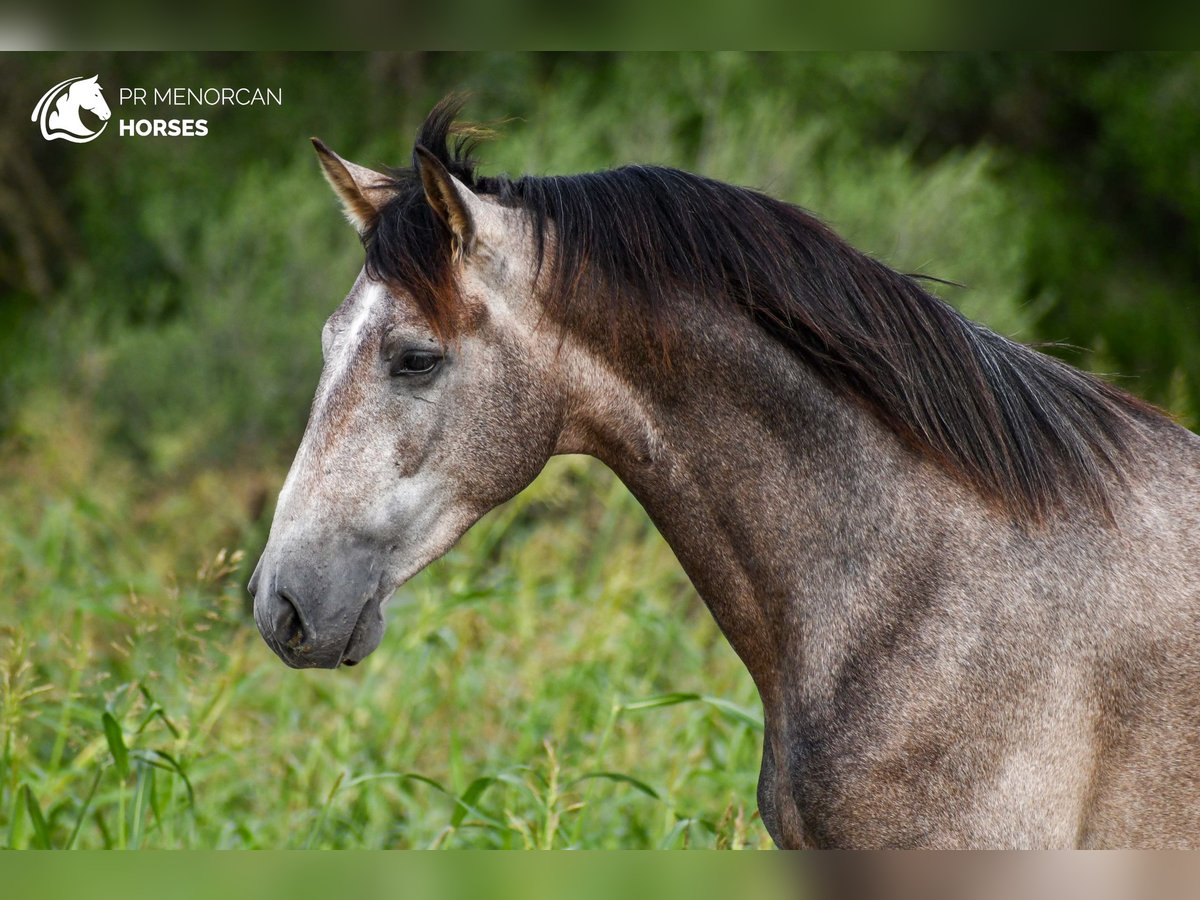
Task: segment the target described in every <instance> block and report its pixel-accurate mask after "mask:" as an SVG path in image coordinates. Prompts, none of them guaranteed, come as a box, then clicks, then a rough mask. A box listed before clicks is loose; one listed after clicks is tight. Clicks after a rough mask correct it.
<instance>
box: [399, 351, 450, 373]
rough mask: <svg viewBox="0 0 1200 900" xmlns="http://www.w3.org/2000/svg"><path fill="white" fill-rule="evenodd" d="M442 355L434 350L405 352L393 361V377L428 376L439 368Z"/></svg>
mask: <svg viewBox="0 0 1200 900" xmlns="http://www.w3.org/2000/svg"><path fill="white" fill-rule="evenodd" d="M441 361H442V355H441V354H440V353H437V352H436V351H433V350H405V351H404V352H403V353H401V354H400V355H398V356H397V357H396V358H395V359H394V360H393V361H392V368H391V373H392V374H393V375H428V374H429V373H430V372H432V371H433V370H434V369H436V368H437V367H438V363H440V362H441Z"/></svg>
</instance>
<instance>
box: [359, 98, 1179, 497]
mask: <svg viewBox="0 0 1200 900" xmlns="http://www.w3.org/2000/svg"><path fill="white" fill-rule="evenodd" d="M460 106H461V101H460V100H459V99H457V98H453V97H451V98H447V99H446V100H444V101H443V102H442V103H440V104H438V106H437V107H435V108H434V110H433V111H432V112H431V113H430V115H429V117H428V118H427V119H426V120H425V123H424V124H423V125H422V127H421V129H420V132H419V134H418V137H417V144H418V145H420V146H423V147H425V148H426V149H428V150H430V151H431V152H432V153H433V154H434V155H435V156H437V158H438V159H439V160H441V162H442V163H443V164H444V165H445V166H446V167H447V169H448V170H449V171H450V172H451V173H452V174H453V175H454V176H455V177H456V178H458V179H459V180H460V181H462V182H463V183H464V184H465V185H467V186H468V187H469V188H471V190H473V191H475V192H476V193H478V194H482V195H487V196H491V197H493V198H495V199H497V200H498V201H499V202H501V203H504V204H506V205H509V206H513V207H515V208H519V209H521V210H523V211H524V212H525V213H526V214H527V215H528V217H529V221H530V223H531V227H532V236H533V240H534V245H535V248H536V253H537V263H538V269H539V271H540V270H541V269H542V268H543V265H544V264H547V263H548V270H547V274H548V276H549V277H548V278H544V279H540V280H539V283H541V284H544V287H543V288H542V293H543V296H542V300H543V302H544V303H545V304H546V307H547V309H548V310H551V311H557V312H560V313H564V314H565V313H566V311H567V310H568V308H569V306H570V304H571V302H572V300H573V298H574V296H575V294H576V293H577V290H576V288H577V286H578V284H579V283H580V281H581V279H585V278H586V279H589V280H593V281H594V280H598V281H599V282H600V283H601V284H603V285H604V287H605V288H607V291H606V292H605V294H603V296H608V297H612V298H614V299H613V301H612V302H614V303H617V304H620V305H621V306H622V308H623V309H625V310H627V311H633V312H634V313H636V315H637V317H638V319H639V320H640V321H642V322H645V323H649V325H648V327H647V333H648V334H654V335H656V336H657V337H658V338H662V336H663V335H664V334H665V333H667V332H668V331H669V327H670V326H669V323H670V321H671V319H672V316H679V315H683V314H684V313H683V312H681V311H680V309H679V304H680V303H681V301H682V299H683V298H697V299H701V300H702V299H704V298H707V299H709V300H710V301H712V302H715V303H720V304H724V305H726V306H729V307H732V308H735V309H738V310H741V311H743V312H744V313H745V314H746V315H749V316H750V317H751V318H752V319H753V320H754V321H756V322H757V323H758V324H759V325H761V326H762V327H763V328H764V329H765V330H766V331H767V332H768V333H769V334H771V335H772V336H773V337H774V338H775V339H777V340H779V341H780V342H782V343H783V344H784V345H786V346H787V347H788V348H789V349H790V350H791V351H792V352H793V353H794V354H795V355H796V356H797V357H799V358H800V359H802V360H803V361H804V362H806V363H807V364H808V365H809V366H810V367H812V368H813V369H814V370H815V371H816V372H817V373H818V374H819V375H820V376H821V377H822V378H824V379H825V381H826V382H827V383H828V384H830V385H831V386H832V387H833V388H834V389H836V390H839V391H841V392H843V393H846V394H849V395H851V396H853V397H856V398H858V399H859V400H860V401H861V402H862V403H863V404H865V405H866V407H867V408H868V409H869V410H870V411H871V412H873V413H874V414H875V415H876V416H877V417H878V418H879V419H880V420H881V421H882V422H883V423H885V424H886V425H887V426H888V427H890V428H891V429H892V430H893V431H894V432H895V433H896V434H897V435H898V436H899V437H900V438H901V439H903V440H904V441H905V442H906V443H907V444H909V445H910V446H912V447H913V448H915V449H916V450H917V451H918V452H920V453H922V454H923V455H925V456H927V457H929V458H931V459H934V460H936V461H938V462H939V463H941V464H942V465H943V466H944V467H946V468H947V469H948V470H950V471H951V472H953V473H955V474H957V475H958V476H959V477H960V478H962V479H965V480H966V481H967V482H969V483H970V484H972V485H974V486H975V487H976V489H978V490H979V491H980V493H982V494H983V495H984V496H986V497H989V498H991V499H994V500H997V501H999V502H1000V503H1001V504H1002V505H1003V506H1004V507H1005V508H1006V509H1008V510H1009V511H1010V512H1011V513H1012V514H1013V515H1015V516H1016V517H1018V518H1020V519H1024V520H1031V521H1038V520H1041V519H1042V518H1043V517H1044V516H1045V515H1046V514H1047V513H1048V512H1049V511H1050V510H1051V509H1055V508H1064V507H1065V506H1066V505H1067V504H1068V503H1069V501H1071V500H1072V499H1076V500H1079V501H1082V502H1083V503H1084V504H1085V505H1086V506H1088V507H1090V508H1093V509H1097V510H1099V511H1101V512H1103V513H1104V514H1106V515H1108V516H1111V511H1112V489H1113V485H1114V484H1121V483H1123V482H1124V481H1125V480H1126V465H1125V464H1126V461H1127V459H1128V450H1129V447H1130V444H1131V441H1132V440H1133V435H1134V433H1135V429H1136V426H1137V423H1138V422H1145V421H1148V420H1151V419H1159V418H1160V416H1161V414H1160V413H1159V412H1158V411H1157V410H1156V409H1154V408H1153V407H1151V406H1150V405H1149V404H1147V403H1145V402H1144V401H1141V400H1139V399H1137V398H1135V397H1133V396H1131V395H1129V394H1127V393H1125V392H1124V391H1121V390H1119V389H1117V388H1116V387H1114V386H1112V385H1110V384H1108V383H1106V382H1105V381H1103V380H1101V379H1099V378H1097V377H1095V376H1093V375H1090V374H1087V373H1084V372H1081V371H1079V370H1077V369H1075V368H1073V367H1071V366H1069V365H1067V364H1066V363H1064V362H1061V361H1059V360H1057V359H1054V358H1052V357H1049V356H1046V355H1043V354H1041V353H1038V352H1036V351H1035V350H1033V349H1030V348H1028V347H1026V346H1023V345H1021V344H1018V343H1015V342H1013V341H1010V340H1008V339H1007V338H1004V337H1002V336H1000V335H998V334H996V333H995V332H992V331H990V330H989V329H987V328H985V327H983V326H982V325H978V324H976V323H974V322H972V321H970V320H968V319H967V318H965V317H964V316H962V315H961V314H960V313H959V312H957V311H956V310H955V309H953V308H952V307H951V306H949V305H948V304H946V303H945V302H943V301H942V300H940V299H939V298H937V297H935V296H934V295H933V294H931V293H930V292H929V291H927V290H926V289H925V288H924V287H923V285H922V284H921V283H920V282H919V281H918V280H917V279H916V278H915V277H913V276H908V275H903V274H900V273H898V272H896V271H893V270H892V269H891V268H889V267H888V266H886V265H884V264H883V263H881V262H879V261H878V260H876V259H873V258H872V257H870V256H867V255H866V254H864V253H861V252H859V251H858V250H856V249H854V248H853V247H851V246H850V245H849V244H848V243H846V242H845V241H844V240H842V239H841V238H840V237H839V236H838V235H837V234H835V233H834V232H833V231H832V230H831V229H830V228H829V227H828V226H826V225H825V224H824V223H822V222H821V221H819V220H818V219H817V218H815V217H814V216H812V215H810V214H809V213H808V212H806V211H804V210H802V209H800V208H799V207H796V206H793V205H791V204H788V203H784V202H782V201H779V200H776V199H774V198H771V197H768V196H766V195H765V194H762V193H759V192H757V191H754V190H749V189H746V188H740V187H735V186H732V185H729V184H725V183H723V182H720V181H715V180H712V179H708V178H704V177H701V176H698V175H693V174H690V173H687V172H682V171H679V170H676V169H670V168H660V167H655V166H626V167H623V168H618V169H613V170H609V171H602V172H593V173H587V174H581V175H569V176H550V177H534V176H524V177H521V178H518V179H509V178H505V177H483V176H480V175H478V174H477V172H476V164H475V162H474V160H473V159H472V157H471V151H472V149H473V147H474V145H475V143H476V142H477V140H478V139H479V138H480V137H481V133H480V132H479V131H478V130H477V129H471V128H467V127H463V126H461V125H459V124H457V123H456V122H455V116H456V115H457V113H458V111H459V108H460ZM389 175H390V177H391V178H392V183H393V187H394V188H395V190H396V196H395V198H394V199H393V200H392V201H391V202H390V203H389V204H388V205H386V206H385V207H384V208H383V209H382V210H381V211H380V214H379V216H378V219H377V222H376V224H375V226H374V227H373V228H372V229H371V230H370V231H369V232H368V233H367V235H366V237H365V238H364V241H365V244H366V249H367V267H368V272H369V273H370V274H371V275H372V276H373V277H379V278H383V279H385V280H388V281H390V282H392V283H395V284H397V285H398V286H399V287H401V288H402V289H404V290H405V291H407V292H408V293H409V294H410V295H411V296H413V298H414V299H415V300H416V302H417V303H418V305H419V306H420V307H421V309H422V310H423V311H424V312H425V314H426V315H427V316H428V317H429V319H430V321H431V322H432V323H433V325H434V327H435V328H436V329H437V330H438V331H439V332H440V333H442V334H443V335H445V334H446V333H453V331H454V328H455V323H456V316H457V310H458V309H459V308H460V306H461V298H460V297H459V295H458V292H457V287H456V285H455V277H454V263H453V260H452V258H451V250H450V240H449V235H448V232H447V231H446V230H445V226H443V225H442V223H441V221H440V220H439V219H438V218H437V217H436V216H435V214H434V213H433V211H432V209H431V208H430V207H429V205H428V203H427V202H426V201H425V199H424V193H423V190H422V188H421V181H420V177H419V176H418V174H417V172H416V161H415V158H414V165H413V167H412V168H406V169H394V170H390V172H389ZM564 321H565V318H564ZM663 342H664V347H666V346H667V345H668V344H669V342H667V341H666V340H665V339H663Z"/></svg>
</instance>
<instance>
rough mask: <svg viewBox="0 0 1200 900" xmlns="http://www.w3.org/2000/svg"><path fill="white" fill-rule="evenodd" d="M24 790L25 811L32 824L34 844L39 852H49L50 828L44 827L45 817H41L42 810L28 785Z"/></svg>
mask: <svg viewBox="0 0 1200 900" xmlns="http://www.w3.org/2000/svg"><path fill="white" fill-rule="evenodd" d="M24 790H25V809H26V810H28V811H29V821H30V822H32V823H33V836H34V842H35V844H36V846H37V848H38V849H39V850H49V849H51V844H50V828H49V826H47V825H46V817H45V816H43V815H42V808H41V806H39V805H38V802H37V798H36V797H34V796H33V791H32V790H30V788H29V785H25V786H24Z"/></svg>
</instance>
